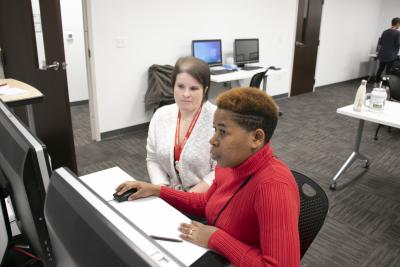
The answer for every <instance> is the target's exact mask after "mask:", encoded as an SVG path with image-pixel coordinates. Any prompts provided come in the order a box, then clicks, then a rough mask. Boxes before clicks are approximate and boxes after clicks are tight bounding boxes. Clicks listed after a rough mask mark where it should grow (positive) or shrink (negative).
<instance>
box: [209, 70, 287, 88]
mask: <svg viewBox="0 0 400 267" xmlns="http://www.w3.org/2000/svg"><path fill="white" fill-rule="evenodd" d="M266 69H267V68H261V69H256V70H238V71H234V72H230V73H225V74H220V75H211V81H212V82H216V83H224V82H232V81H239V80H245V79H251V77H253V76H254V75H255V74H257V73H259V72H263V71H265V70H266ZM283 71H284V70H282V69H280V70H271V69H270V70H268V72H267V73H266V74H265V76H264V78H263V88H262V89H263V91H264V92H266V91H267V78H268V76H269V75H273V74H278V73H281V72H283Z"/></svg>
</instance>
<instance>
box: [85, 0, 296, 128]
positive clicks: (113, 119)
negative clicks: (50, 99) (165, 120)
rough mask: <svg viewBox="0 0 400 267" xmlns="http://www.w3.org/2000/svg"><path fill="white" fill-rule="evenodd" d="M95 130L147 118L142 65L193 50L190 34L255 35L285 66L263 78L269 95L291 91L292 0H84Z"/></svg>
mask: <svg viewBox="0 0 400 267" xmlns="http://www.w3.org/2000/svg"><path fill="white" fill-rule="evenodd" d="M88 4H89V5H90V10H91V14H90V17H89V20H90V21H89V23H90V24H91V33H90V34H91V38H92V43H93V47H92V49H93V50H92V55H93V59H92V60H93V63H94V71H95V74H94V75H95V84H96V88H95V90H96V94H97V100H95V101H97V105H98V110H99V114H98V115H99V129H100V132H108V131H112V130H115V129H120V128H124V127H129V126H133V125H137V124H141V123H144V122H147V121H149V119H150V115H151V114H146V113H145V111H144V95H145V92H146V90H147V69H148V68H149V66H150V65H152V64H171V65H173V64H174V63H175V61H176V59H177V58H178V57H180V56H185V55H189V54H190V51H191V50H190V49H191V48H190V44H191V40H193V39H209V38H218V39H222V43H223V53H224V54H228V55H231V54H232V51H233V39H235V38H259V39H260V58H261V61H262V62H264V63H265V64H266V65H276V66H280V67H283V68H285V69H287V72H286V73H285V74H282V75H277V76H276V77H275V78H272V77H271V79H269V80H268V83H269V86H271V89H269V92H270V93H271V94H272V95H275V94H282V93H288V91H289V87H290V80H289V79H290V76H291V72H292V71H291V69H292V58H293V44H294V30H295V18H296V14H297V1H293V0H282V1H275V0H248V1H243V0H220V1H215V0H203V1H179V0H169V1H157V0H147V1H131V0H116V1H108V0H89V3H88Z"/></svg>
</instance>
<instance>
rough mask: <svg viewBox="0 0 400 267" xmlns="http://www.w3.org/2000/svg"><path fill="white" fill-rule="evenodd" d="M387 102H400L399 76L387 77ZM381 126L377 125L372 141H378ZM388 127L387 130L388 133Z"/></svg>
mask: <svg viewBox="0 0 400 267" xmlns="http://www.w3.org/2000/svg"><path fill="white" fill-rule="evenodd" d="M388 78H389V81H388V82H389V100H396V101H400V76H398V75H389V76H388ZM382 126H383V125H382V124H379V125H378V127H377V128H376V131H375V136H374V139H375V140H378V133H379V130H380V128H381V127H382ZM390 129H391V128H390V127H389V128H388V130H389V131H390Z"/></svg>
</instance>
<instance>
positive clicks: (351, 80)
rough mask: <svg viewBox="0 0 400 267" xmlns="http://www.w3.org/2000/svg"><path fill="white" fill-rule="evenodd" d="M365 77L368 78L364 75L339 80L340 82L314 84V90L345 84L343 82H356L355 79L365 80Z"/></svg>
mask: <svg viewBox="0 0 400 267" xmlns="http://www.w3.org/2000/svg"><path fill="white" fill-rule="evenodd" d="M367 79H368V76H364V77H360V78H355V79H350V80H346V81H341V82H337V83H331V84H325V85H321V86H316V87H315V90H320V89H325V88H328V87H332V86H336V85H341V84H345V83H348V82H356V81H361V80H367Z"/></svg>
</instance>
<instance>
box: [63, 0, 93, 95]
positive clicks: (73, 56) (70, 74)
mask: <svg viewBox="0 0 400 267" xmlns="http://www.w3.org/2000/svg"><path fill="white" fill-rule="evenodd" d="M60 4H61V18H62V24H63V35H64V49H65V61H66V63H67V64H68V66H67V81H68V92H69V100H70V102H76V101H82V100H87V99H88V83H87V74H86V60H85V43H84V32H83V14H82V0H61V1H60ZM68 34H72V39H69V38H68Z"/></svg>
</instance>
